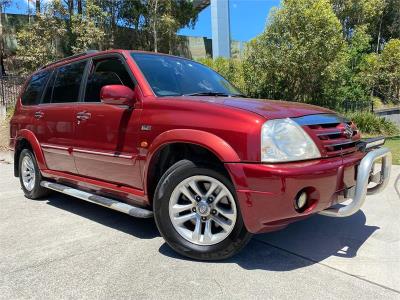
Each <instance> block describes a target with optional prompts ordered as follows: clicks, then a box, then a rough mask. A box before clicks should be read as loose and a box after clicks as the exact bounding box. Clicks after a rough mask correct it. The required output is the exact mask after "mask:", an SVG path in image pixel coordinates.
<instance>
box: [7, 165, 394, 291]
mask: <svg viewBox="0 0 400 300" xmlns="http://www.w3.org/2000/svg"><path fill="white" fill-rule="evenodd" d="M395 184H397V186H398V188H397V189H398V191H396V189H395ZM399 190H400V167H398V166H394V168H393V176H392V178H391V182H390V184H389V187H388V188H387V190H386V191H385V193H382V194H379V195H376V196H371V197H368V200H367V203H366V205H365V206H364V208H363V210H362V211H360V212H359V213H357V214H356V215H354V216H352V217H349V218H344V219H332V218H328V217H323V216H314V217H311V218H310V219H308V220H305V221H301V222H298V223H295V224H292V225H291V226H289V227H288V228H287V229H285V230H282V231H279V232H276V233H271V234H263V235H257V236H254V237H253V239H252V241H251V242H250V244H249V245H248V246H247V247H246V248H245V249H244V250H243V251H242V252H241V253H240V254H239V255H237V256H235V257H233V258H231V259H229V260H227V261H223V262H217V263H204V262H196V261H191V260H188V259H185V258H183V257H181V256H179V255H177V254H175V253H174V252H173V251H172V250H171V249H170V248H169V247H168V246H167V245H166V244H165V243H164V241H163V239H162V238H161V237H160V236H159V234H158V232H157V228H156V227H155V224H154V222H153V221H152V220H141V219H135V218H132V217H129V216H126V215H124V214H121V213H118V212H115V211H111V210H108V209H106V208H103V207H99V206H96V205H95V204H90V203H86V202H84V201H81V200H78V199H74V198H71V197H67V196H64V195H61V194H56V193H55V194H52V195H51V196H49V197H47V198H45V199H43V200H40V201H38V200H29V199H26V198H25V197H24V196H23V194H22V191H21V190H20V188H19V182H18V179H17V178H14V177H13V176H12V165H10V164H1V163H0V203H1V208H0V298H1V299H20V298H40V299H49V298H51V299H54V298H90V299H93V298H100V299H106V298H107V299H109V298H118V299H121V298H157V299H159V298H177V299H183V298H189V297H190V298H220V299H221V298H222V299H227V298H233V299H239V298H240V299H243V298H246V299H247V298H257V299H265V298H268V299H274V298H279V299H289V298H291V299H293V298H296V299H297V298H311V297H312V298H318V299H319V298H323V299H339V298H362V299H377V298H384V299H400V219H399V210H400V191H399Z"/></svg>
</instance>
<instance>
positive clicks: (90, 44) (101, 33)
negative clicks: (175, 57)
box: [17, 0, 197, 71]
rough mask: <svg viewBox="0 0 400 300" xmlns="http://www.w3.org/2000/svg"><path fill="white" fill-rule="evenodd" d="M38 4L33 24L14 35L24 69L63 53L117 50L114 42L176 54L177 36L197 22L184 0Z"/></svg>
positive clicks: (90, 0)
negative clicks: (180, 31)
mask: <svg viewBox="0 0 400 300" xmlns="http://www.w3.org/2000/svg"><path fill="white" fill-rule="evenodd" d="M38 1H39V0H38ZM39 2H40V1H39ZM41 4H42V5H41V6H40V5H39V6H40V7H41V8H40V11H38V12H37V13H36V16H35V17H34V18H32V19H33V20H32V21H31V22H30V23H29V24H27V25H26V26H25V27H24V28H23V29H21V30H19V32H18V33H17V40H18V46H19V49H18V52H17V55H18V56H19V57H20V60H21V63H22V64H23V65H24V67H26V70H25V71H32V70H35V69H36V68H37V67H38V66H40V65H43V64H46V63H48V62H49V61H52V60H54V59H57V58H59V57H60V56H64V55H65V54H67V55H71V54H75V53H79V52H82V51H86V50H88V49H100V50H104V49H109V48H115V47H118V46H120V45H118V44H117V42H116V39H117V38H118V39H119V41H122V43H123V47H121V48H125V47H126V48H130V49H142V50H150V51H152V50H156V51H157V50H158V51H161V52H167V53H174V52H175V50H176V47H177V41H178V40H177V37H176V32H177V31H178V29H179V28H181V27H184V26H191V25H193V24H194V23H195V21H196V18H197V11H196V10H195V9H194V8H193V3H192V2H191V1H186V0H132V1H122V0H76V1H75V0H48V1H46V2H45V1H42V3H41ZM43 4H45V5H43Z"/></svg>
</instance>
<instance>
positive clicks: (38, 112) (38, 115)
mask: <svg viewBox="0 0 400 300" xmlns="http://www.w3.org/2000/svg"><path fill="white" fill-rule="evenodd" d="M34 116H35V119H37V120H39V119H41V118H43V116H44V112H42V111H37V112H35V115H34Z"/></svg>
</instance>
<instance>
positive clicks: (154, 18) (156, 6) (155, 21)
mask: <svg viewBox="0 0 400 300" xmlns="http://www.w3.org/2000/svg"><path fill="white" fill-rule="evenodd" d="M157 10H158V0H155V3H154V15H153V37H154V52H158V47H157Z"/></svg>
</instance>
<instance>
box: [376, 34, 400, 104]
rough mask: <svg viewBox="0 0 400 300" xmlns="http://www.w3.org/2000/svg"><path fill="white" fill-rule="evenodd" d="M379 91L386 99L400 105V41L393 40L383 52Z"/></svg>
mask: <svg viewBox="0 0 400 300" xmlns="http://www.w3.org/2000/svg"><path fill="white" fill-rule="evenodd" d="M379 71H380V72H379V75H380V76H379V77H380V82H379V90H380V92H381V93H382V94H383V95H384V97H385V99H386V100H387V101H390V102H395V103H400V39H391V40H390V41H389V42H388V43H387V44H386V45H385V48H384V49H383V51H382V55H381V58H380V68H379Z"/></svg>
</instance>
